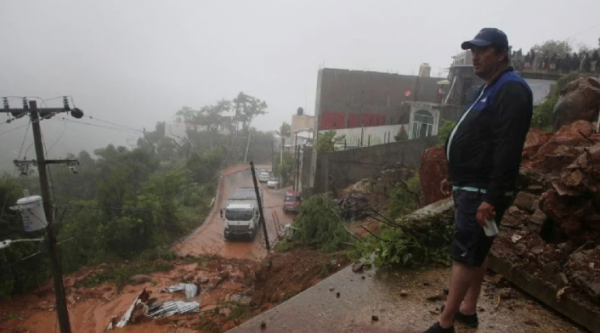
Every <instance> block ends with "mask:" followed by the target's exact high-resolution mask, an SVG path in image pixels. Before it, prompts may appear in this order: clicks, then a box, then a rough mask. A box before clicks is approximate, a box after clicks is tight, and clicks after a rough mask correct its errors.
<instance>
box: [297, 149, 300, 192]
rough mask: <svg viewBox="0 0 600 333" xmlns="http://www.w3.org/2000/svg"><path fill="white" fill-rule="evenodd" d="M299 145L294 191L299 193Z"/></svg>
mask: <svg viewBox="0 0 600 333" xmlns="http://www.w3.org/2000/svg"><path fill="white" fill-rule="evenodd" d="M300 148H301V147H300V145H298V158H297V159H296V160H297V167H296V182H297V185H296V191H297V192H300Z"/></svg>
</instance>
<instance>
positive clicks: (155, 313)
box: [148, 301, 200, 318]
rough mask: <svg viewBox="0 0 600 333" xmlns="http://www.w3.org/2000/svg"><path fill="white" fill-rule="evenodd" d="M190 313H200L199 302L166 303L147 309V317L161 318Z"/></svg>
mask: <svg viewBox="0 0 600 333" xmlns="http://www.w3.org/2000/svg"><path fill="white" fill-rule="evenodd" d="M190 312H200V302H196V301H192V302H184V301H168V302H165V303H163V304H160V305H157V306H155V307H153V308H151V309H149V310H148V316H150V317H152V318H162V317H170V316H174V315H177V314H184V313H190Z"/></svg>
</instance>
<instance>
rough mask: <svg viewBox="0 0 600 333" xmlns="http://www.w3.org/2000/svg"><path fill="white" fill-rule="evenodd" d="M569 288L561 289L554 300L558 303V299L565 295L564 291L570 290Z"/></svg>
mask: <svg viewBox="0 0 600 333" xmlns="http://www.w3.org/2000/svg"><path fill="white" fill-rule="evenodd" d="M570 288H571V287H568V286H567V287H563V288H562V289H560V290H559V291H558V292H557V293H556V300H557V301H559V302H560V298H561V297H562V295H563V294H564V293H565V291H567V289H570Z"/></svg>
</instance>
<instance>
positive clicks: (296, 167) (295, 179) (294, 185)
mask: <svg viewBox="0 0 600 333" xmlns="http://www.w3.org/2000/svg"><path fill="white" fill-rule="evenodd" d="M298 147H299V146H298V132H296V135H295V136H294V170H293V173H294V184H293V185H292V190H294V191H296V190H297V187H296V183H297V181H298V178H297V175H298V155H299V153H298Z"/></svg>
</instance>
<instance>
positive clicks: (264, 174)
mask: <svg viewBox="0 0 600 333" xmlns="http://www.w3.org/2000/svg"><path fill="white" fill-rule="evenodd" d="M269 178H271V175H269V173H268V172H266V171H261V173H259V174H258V181H259V182H261V183H266V182H268V181H269Z"/></svg>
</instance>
